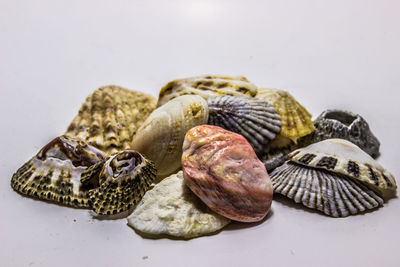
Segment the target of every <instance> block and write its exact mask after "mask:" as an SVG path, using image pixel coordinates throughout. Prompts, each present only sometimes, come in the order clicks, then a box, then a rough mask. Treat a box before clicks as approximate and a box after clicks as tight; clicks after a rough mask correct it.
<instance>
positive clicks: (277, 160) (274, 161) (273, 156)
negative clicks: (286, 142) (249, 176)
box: [260, 148, 290, 171]
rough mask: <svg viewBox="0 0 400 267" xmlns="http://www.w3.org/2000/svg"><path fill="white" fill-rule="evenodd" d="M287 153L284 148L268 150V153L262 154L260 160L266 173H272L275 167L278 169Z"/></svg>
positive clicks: (285, 158)
mask: <svg viewBox="0 0 400 267" xmlns="http://www.w3.org/2000/svg"><path fill="white" fill-rule="evenodd" d="M289 152H290V151H289V150H288V149H285V148H282V149H276V150H275V149H274V150H270V151H269V152H268V153H264V154H263V155H262V156H261V158H260V160H261V161H262V163H264V166H265V168H266V169H267V171H272V170H273V169H275V168H276V167H279V166H281V165H282V164H283V163H285V161H286V160H287V155H288V154H289Z"/></svg>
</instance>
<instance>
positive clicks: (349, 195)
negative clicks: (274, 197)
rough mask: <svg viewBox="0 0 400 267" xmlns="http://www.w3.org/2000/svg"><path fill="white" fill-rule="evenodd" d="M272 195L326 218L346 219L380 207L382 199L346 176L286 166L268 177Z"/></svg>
mask: <svg viewBox="0 0 400 267" xmlns="http://www.w3.org/2000/svg"><path fill="white" fill-rule="evenodd" d="M271 180H272V184H273V187H274V192H275V193H279V194H282V195H284V196H287V197H288V198H290V199H293V200H294V201H295V202H296V203H301V204H303V205H304V206H306V207H308V208H311V209H317V210H319V211H321V212H323V213H325V214H327V215H329V216H333V217H346V216H349V215H354V214H357V213H361V212H364V211H366V210H370V209H374V208H377V207H379V206H382V205H383V199H382V198H380V197H379V196H378V195H376V194H375V193H374V191H372V190H370V189H368V188H367V187H366V186H364V185H362V184H358V183H356V182H354V181H352V180H351V179H348V177H347V176H345V175H342V174H338V173H333V172H328V171H325V170H322V169H314V168H308V167H305V166H302V165H298V164H296V163H293V162H286V163H285V164H284V165H282V166H280V167H278V168H276V169H275V170H274V171H273V172H272V173H271Z"/></svg>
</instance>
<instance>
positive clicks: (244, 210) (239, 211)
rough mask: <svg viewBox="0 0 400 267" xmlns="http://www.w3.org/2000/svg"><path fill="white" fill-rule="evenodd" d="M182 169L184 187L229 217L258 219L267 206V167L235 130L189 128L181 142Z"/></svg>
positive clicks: (263, 214)
mask: <svg viewBox="0 0 400 267" xmlns="http://www.w3.org/2000/svg"><path fill="white" fill-rule="evenodd" d="M182 170H183V174H184V178H185V182H186V184H187V185H188V187H189V188H190V189H191V190H192V191H193V192H194V193H195V194H196V195H197V196H198V197H199V198H200V199H201V200H202V201H203V202H204V203H205V204H206V205H207V206H208V207H210V208H211V209H212V210H213V211H215V212H217V213H218V214H221V215H223V216H225V217H227V218H229V219H232V220H236V221H242V222H254V221H259V220H261V219H263V218H264V217H265V215H266V214H267V213H268V211H269V209H270V207H271V202H272V193H273V192H272V185H271V181H270V179H269V176H268V174H267V171H266V169H265V167H264V165H263V164H262V162H261V161H260V160H259V159H258V158H257V155H256V154H255V152H254V150H253V148H252V147H251V145H250V144H249V143H248V142H247V140H246V139H245V138H244V137H243V136H241V135H239V134H236V133H233V132H230V131H227V130H225V129H222V128H220V127H217V126H210V125H201V126H197V127H194V128H192V129H190V130H189V131H188V132H187V134H186V137H185V142H184V144H183V154H182Z"/></svg>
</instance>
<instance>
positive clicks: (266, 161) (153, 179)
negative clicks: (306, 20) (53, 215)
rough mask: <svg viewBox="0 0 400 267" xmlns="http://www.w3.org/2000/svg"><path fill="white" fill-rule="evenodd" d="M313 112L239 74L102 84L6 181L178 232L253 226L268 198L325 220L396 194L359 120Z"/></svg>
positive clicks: (187, 234) (142, 226)
mask: <svg viewBox="0 0 400 267" xmlns="http://www.w3.org/2000/svg"><path fill="white" fill-rule="evenodd" d="M311 119H312V116H311V114H310V113H309V112H308V111H307V110H306V109H305V108H304V107H303V106H302V105H301V104H300V103H299V102H298V101H297V100H296V99H295V98H294V97H293V96H292V95H291V94H289V93H288V92H286V91H283V90H277V89H266V88H257V87H256V86H255V85H254V84H252V83H250V82H249V81H248V80H247V79H246V78H245V77H226V76H199V77H192V78H187V79H180V80H174V81H171V82H169V83H168V84H167V85H165V86H164V87H163V88H162V89H161V91H160V94H159V98H158V100H156V99H155V98H154V97H152V96H150V95H147V94H144V93H141V92H135V91H131V90H128V89H124V88H121V87H117V86H107V87H102V88H99V89H97V90H96V91H95V92H94V93H93V94H91V95H90V96H88V97H87V99H86V101H85V102H84V103H83V105H82V107H81V108H80V110H79V112H78V115H77V116H76V117H75V118H74V119H73V121H72V122H71V124H70V125H69V127H68V128H67V131H66V132H65V133H64V135H62V136H59V137H56V138H55V139H54V140H52V141H51V142H49V143H48V144H47V145H46V146H44V147H43V148H42V149H41V150H40V151H39V152H38V153H37V154H36V155H35V156H34V157H32V158H31V159H30V160H29V161H28V162H26V163H25V164H24V165H23V166H22V167H21V168H19V169H18V170H17V172H16V173H15V174H14V175H13V177H12V179H11V186H12V188H13V189H14V190H15V191H17V192H18V193H21V194H23V195H26V196H30V197H34V198H38V199H41V200H46V201H51V202H56V203H59V204H62V205H66V206H72V207H77V208H87V209H92V210H93V211H94V212H96V213H97V214H99V215H115V214H120V213H122V212H128V213H131V214H130V215H129V217H128V218H127V220H128V225H129V226H131V227H133V228H134V229H135V230H136V231H137V232H139V233H143V234H150V235H162V234H167V235H171V236H175V237H180V238H193V237H198V236H202V235H206V234H210V233H214V232H216V231H218V230H220V229H222V228H223V227H224V226H226V225H227V224H229V223H230V222H231V220H234V221H239V222H257V221H261V220H262V219H263V218H265V216H266V214H267V213H268V212H269V210H270V207H271V203H272V196H273V193H275V194H282V195H284V196H286V197H288V198H290V199H292V200H294V201H295V202H296V203H301V204H303V205H304V206H306V207H308V208H312V209H316V210H319V211H321V212H323V213H324V214H326V215H329V216H333V217H345V216H348V215H354V214H358V213H362V212H364V211H367V210H371V209H375V208H377V207H380V206H382V205H383V203H384V202H385V201H386V200H388V199H389V198H391V197H393V196H395V194H396V189H397V185H396V180H395V179H394V177H393V175H392V174H390V173H389V172H388V171H386V170H385V169H384V168H383V167H382V166H381V165H380V164H379V163H378V162H377V161H376V160H374V158H376V157H377V156H378V155H379V145H380V143H379V141H378V140H377V138H376V137H375V136H374V135H373V134H372V132H371V131H370V129H369V126H368V124H367V122H366V121H365V120H364V119H363V118H362V117H361V116H360V115H357V114H353V113H351V112H347V111H341V110H327V111H324V112H323V113H322V114H321V115H320V116H319V117H318V118H317V119H316V120H315V121H314V122H313V121H312V120H311ZM267 171H268V172H269V173H270V176H271V178H270V177H269V175H268V173H267Z"/></svg>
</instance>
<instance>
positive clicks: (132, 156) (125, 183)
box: [81, 150, 156, 215]
mask: <svg viewBox="0 0 400 267" xmlns="http://www.w3.org/2000/svg"><path fill="white" fill-rule="evenodd" d="M155 177H156V169H155V168H154V166H153V163H151V162H150V161H148V160H147V159H146V158H144V157H143V156H142V155H141V154H140V153H138V152H136V151H133V150H125V151H122V152H119V153H118V154H116V155H113V156H110V157H108V158H107V159H105V160H104V161H102V162H99V163H97V164H95V165H92V166H91V167H90V168H88V169H87V170H85V172H83V173H82V178H81V182H82V184H83V185H84V186H85V187H86V188H88V189H90V190H89V198H90V200H91V203H92V209H93V210H94V211H95V212H96V213H98V214H100V215H113V214H117V213H121V212H124V211H127V210H129V209H131V208H133V207H134V206H135V205H136V204H137V203H138V202H139V201H140V200H141V198H142V197H143V195H144V194H145V192H146V191H147V190H148V189H149V188H150V185H151V184H152V183H153V181H154V178H155Z"/></svg>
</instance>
